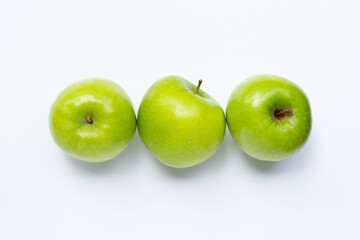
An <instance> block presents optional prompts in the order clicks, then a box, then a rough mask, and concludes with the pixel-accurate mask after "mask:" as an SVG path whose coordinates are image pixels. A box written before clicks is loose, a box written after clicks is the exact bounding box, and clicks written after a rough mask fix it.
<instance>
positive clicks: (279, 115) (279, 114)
mask: <svg viewBox="0 0 360 240" xmlns="http://www.w3.org/2000/svg"><path fill="white" fill-rule="evenodd" d="M293 114H294V112H293V110H292V109H290V108H286V109H282V110H274V111H273V116H274V118H276V119H277V120H280V121H281V120H284V119H285V118H287V117H288V116H291V115H293Z"/></svg>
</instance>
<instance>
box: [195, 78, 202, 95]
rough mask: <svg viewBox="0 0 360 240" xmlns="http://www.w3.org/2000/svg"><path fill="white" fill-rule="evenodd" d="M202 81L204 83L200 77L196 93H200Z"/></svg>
mask: <svg viewBox="0 0 360 240" xmlns="http://www.w3.org/2000/svg"><path fill="white" fill-rule="evenodd" d="M201 83H202V80H201V79H200V80H199V82H198V85H197V88H196V92H195V93H196V94H199V91H200V86H201Z"/></svg>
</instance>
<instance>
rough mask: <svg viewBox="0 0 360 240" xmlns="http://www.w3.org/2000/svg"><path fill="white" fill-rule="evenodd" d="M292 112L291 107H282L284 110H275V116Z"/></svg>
mask: <svg viewBox="0 0 360 240" xmlns="http://www.w3.org/2000/svg"><path fill="white" fill-rule="evenodd" d="M292 113H293V110H291V109H284V110H281V111H279V112H275V113H274V114H275V116H281V115H285V114H292Z"/></svg>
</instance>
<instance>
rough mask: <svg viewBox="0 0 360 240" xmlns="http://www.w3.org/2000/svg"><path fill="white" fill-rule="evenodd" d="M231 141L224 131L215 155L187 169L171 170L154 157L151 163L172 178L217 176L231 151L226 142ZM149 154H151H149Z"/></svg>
mask: <svg viewBox="0 0 360 240" xmlns="http://www.w3.org/2000/svg"><path fill="white" fill-rule="evenodd" d="M229 141H232V139H231V136H230V134H229V133H228V132H227V131H226V133H225V136H224V140H223V142H222V144H221V146H220V147H219V149H218V150H217V151H216V153H215V154H214V155H213V156H211V157H210V158H209V159H207V160H206V161H205V162H202V163H200V164H198V165H196V166H192V167H188V168H173V167H169V166H166V165H164V164H163V163H161V162H160V161H159V160H158V159H157V158H156V157H154V156H152V158H153V162H154V163H155V164H156V165H157V166H158V167H159V168H160V170H161V171H162V172H164V173H165V174H166V175H168V176H170V177H174V178H192V177H198V176H202V175H204V174H217V173H220V172H221V169H222V168H223V167H224V166H225V164H226V162H227V161H228V160H229V159H228V153H229V151H231V149H230V148H229V144H228V142H229ZM149 154H151V153H150V152H149Z"/></svg>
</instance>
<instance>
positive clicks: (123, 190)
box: [0, 0, 360, 240]
mask: <svg viewBox="0 0 360 240" xmlns="http://www.w3.org/2000/svg"><path fill="white" fill-rule="evenodd" d="M359 9H360V2H359V1H357V0H353V1H350V0H341V1H330V0H323V1H314V0H308V1H300V0H299V1H288V0H282V1H281V0H277V1H266V0H263V1H260V0H257V1H253V0H252V1H250V0H248V1H224V0H223V1H194V0H182V1H165V0H164V1H145V0H144V1H115V0H114V1H103V0H102V1H89V0H86V1H85V0H84V1H74V0H69V1H56V2H55V1H45V0H43V1H39V0H33V1H1V2H0V32H1V37H0V66H1V67H0V73H1V78H0V84H1V85H0V109H1V114H0V126H1V132H0V146H1V147H0V239H4V240H10V239H61V240H63V239H246V240H251V239H276V240H279V239H292V240H294V239H301V240H303V239H307V240H310V239H316V240H319V239H326V240H330V239H346V240H349V239H360V233H359V230H358V227H359V214H360V207H359V202H360V193H359V191H360V190H359V182H360V157H359V153H358V152H359V135H360V127H359V119H360V113H359V112H360V111H359V103H360V96H359V89H358V88H359V87H360V84H359V73H358V72H359V64H360V44H359V43H360V27H359V26H360V25H359V23H360V15H359ZM258 73H271V74H277V75H281V76H284V77H286V78H288V79H290V80H292V81H294V82H296V83H297V84H298V85H300V86H301V87H302V88H303V89H304V91H305V92H306V93H307V95H308V97H309V99H310V102H311V105H312V110H313V119H314V121H313V131H312V133H311V137H310V139H309V141H308V143H307V144H306V146H305V148H304V149H303V150H302V151H301V152H300V153H298V154H297V155H296V156H295V157H293V158H291V159H288V160H286V161H284V162H279V163H263V162H259V161H255V160H253V159H250V158H249V157H247V156H245V155H244V154H243V153H242V152H241V151H240V150H239V149H238V148H237V146H236V145H235V143H234V141H233V140H232V138H231V136H230V134H229V133H228V132H227V133H226V136H225V139H224V142H223V145H222V146H221V148H220V149H219V151H218V152H217V153H216V154H215V155H214V156H213V157H212V158H211V159H209V160H208V161H207V162H205V163H203V164H201V165H198V166H196V167H193V168H189V169H183V170H176V169H171V168H168V167H165V166H163V165H162V164H160V163H159V162H158V161H157V160H155V158H154V157H152V155H151V154H150V152H148V151H147V149H146V148H145V147H144V146H143V144H142V143H141V141H140V139H139V137H138V135H137V134H136V135H135V137H134V139H133V141H132V142H131V144H130V145H129V147H128V148H127V149H126V150H125V152H124V153H123V154H122V155H120V156H119V157H117V158H116V159H114V160H112V161H110V162H107V163H103V164H90V163H83V162H80V161H77V160H73V159H71V158H69V157H67V156H66V155H65V154H64V153H63V152H62V151H61V150H60V149H59V148H58V147H57V146H56V145H55V143H54V141H53V140H52V138H51V136H50V133H49V130H48V112H49V108H50V105H51V103H52V102H53V100H54V99H55V97H56V95H57V94H58V93H59V92H60V91H61V90H62V89H63V88H64V87H66V86H67V85H69V84H71V83H72V82H74V81H76V80H79V79H84V78H87V77H95V76H99V77H105V78H109V79H112V80H114V81H116V82H117V83H118V84H120V85H121V86H122V87H123V88H124V89H125V90H126V91H127V93H128V94H129V96H130V97H131V99H132V101H133V103H134V108H135V110H136V111H137V109H138V106H139V104H140V101H141V99H142V96H143V95H144V93H145V91H146V90H147V89H148V88H149V87H150V85H151V84H152V83H153V82H154V81H156V80H157V79H159V78H161V77H163V76H166V75H169V74H176V75H180V76H183V77H185V78H187V79H189V80H191V81H193V82H195V83H196V82H197V80H198V79H199V78H202V79H203V80H204V82H203V85H202V89H204V90H205V91H207V92H208V93H209V94H210V95H212V96H213V97H214V98H216V99H217V100H218V101H219V102H220V103H221V105H222V106H223V108H224V109H225V108H226V104H227V100H228V97H229V96H230V93H231V91H232V90H233V89H234V87H235V86H236V85H237V84H238V83H239V82H240V81H242V80H243V79H244V78H246V77H247V76H250V75H254V74H258Z"/></svg>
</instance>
